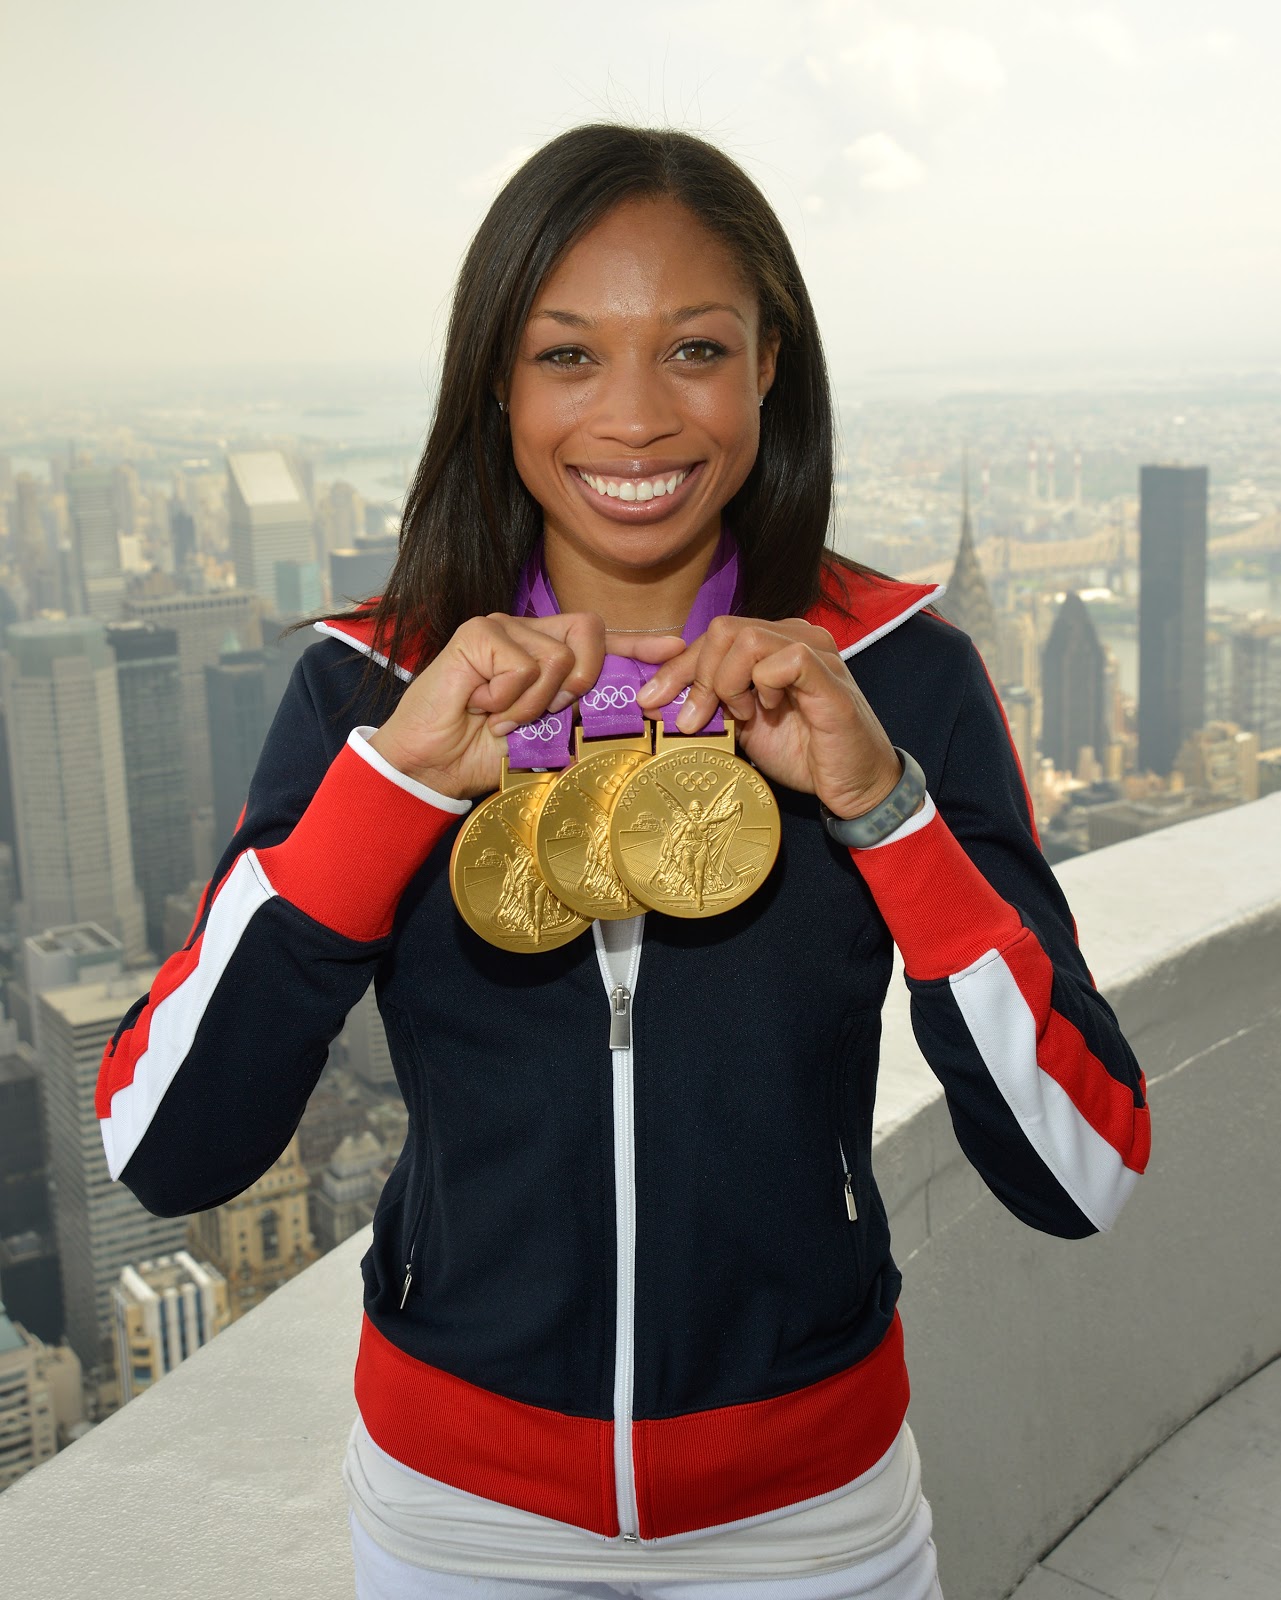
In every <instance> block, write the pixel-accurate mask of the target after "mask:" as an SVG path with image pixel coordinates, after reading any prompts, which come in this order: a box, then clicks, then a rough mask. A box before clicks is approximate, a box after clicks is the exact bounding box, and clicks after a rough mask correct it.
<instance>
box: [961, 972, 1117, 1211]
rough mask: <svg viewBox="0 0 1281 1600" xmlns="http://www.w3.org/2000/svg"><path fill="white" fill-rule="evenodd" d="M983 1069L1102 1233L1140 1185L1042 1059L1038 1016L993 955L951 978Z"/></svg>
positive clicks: (1042, 1153)
mask: <svg viewBox="0 0 1281 1600" xmlns="http://www.w3.org/2000/svg"><path fill="white" fill-rule="evenodd" d="M948 981H949V983H950V984H951V987H952V993H953V995H954V996H955V998H956V1003H957V1005H958V1006H959V1007H960V1011H961V1015H962V1017H964V1019H965V1025H966V1027H967V1028H968V1029H969V1030H970V1037H971V1038H972V1039H973V1040H974V1043H975V1045H976V1046H977V1047H978V1051H979V1054H980V1055H981V1056H982V1057H983V1064H984V1066H986V1068H987V1070H988V1071H989V1072H990V1073H991V1075H992V1080H993V1082H994V1083H995V1084H996V1086H997V1088H998V1089H999V1090H1000V1091H1001V1094H1002V1095H1003V1097H1004V1098H1005V1101H1006V1104H1007V1105H1008V1106H1009V1108H1010V1110H1011V1111H1012V1112H1013V1113H1014V1115H1015V1117H1016V1118H1017V1120H1018V1124H1019V1126H1020V1127H1021V1128H1022V1129H1023V1132H1024V1133H1025V1134H1026V1135H1027V1137H1028V1139H1029V1141H1030V1142H1031V1145H1032V1148H1033V1149H1034V1150H1035V1151H1036V1153H1037V1155H1038V1156H1040V1158H1041V1160H1042V1161H1044V1163H1045V1165H1046V1166H1047V1167H1048V1168H1049V1169H1050V1171H1051V1172H1052V1173H1053V1174H1054V1176H1055V1177H1056V1178H1057V1179H1058V1181H1059V1183H1061V1184H1062V1186H1063V1188H1064V1189H1065V1190H1066V1192H1067V1193H1068V1195H1070V1196H1071V1198H1072V1199H1073V1200H1074V1201H1075V1202H1076V1204H1077V1206H1078V1207H1079V1208H1080V1209H1081V1211H1082V1212H1084V1214H1085V1215H1086V1217H1088V1218H1089V1220H1090V1221H1091V1222H1092V1223H1093V1224H1094V1226H1095V1227H1096V1228H1098V1229H1099V1230H1100V1231H1101V1232H1106V1231H1107V1230H1108V1229H1109V1228H1111V1226H1112V1224H1113V1223H1114V1222H1115V1221H1116V1219H1117V1216H1118V1215H1119V1213H1120V1211H1121V1208H1122V1206H1123V1205H1124V1204H1125V1202H1126V1199H1127V1198H1128V1197H1129V1194H1130V1191H1131V1190H1132V1189H1133V1188H1134V1185H1135V1184H1136V1183H1137V1182H1138V1181H1139V1175H1138V1173H1137V1172H1132V1171H1131V1170H1130V1168H1129V1167H1127V1166H1126V1165H1125V1163H1124V1162H1123V1161H1122V1160H1121V1157H1120V1155H1119V1154H1118V1153H1117V1151H1115V1150H1114V1149H1113V1148H1112V1146H1111V1145H1110V1144H1109V1143H1108V1141H1107V1140H1106V1139H1105V1138H1104V1137H1103V1135H1102V1134H1100V1133H1098V1132H1096V1131H1095V1129H1094V1128H1092V1127H1091V1126H1090V1124H1089V1123H1088V1122H1087V1121H1086V1119H1085V1118H1084V1117H1083V1116H1082V1115H1081V1113H1080V1112H1079V1111H1078V1110H1077V1108H1076V1107H1075V1106H1074V1105H1073V1104H1072V1101H1071V1100H1070V1098H1069V1097H1068V1095H1067V1093H1066V1091H1065V1090H1064V1089H1063V1087H1062V1086H1061V1085H1060V1084H1059V1083H1057V1082H1056V1081H1055V1080H1054V1079H1053V1078H1052V1077H1051V1076H1050V1075H1049V1073H1048V1072H1042V1070H1041V1068H1040V1066H1039V1065H1038V1063H1037V1059H1036V1018H1035V1017H1034V1016H1033V1014H1032V1008H1031V1007H1030V1006H1029V1005H1028V1003H1027V1001H1026V1000H1025V999H1024V998H1023V993H1022V991H1021V990H1020V988H1019V986H1018V984H1017V983H1016V982H1015V979H1014V974H1013V973H1012V972H1011V971H1010V969H1009V967H1007V966H1006V964H1005V962H1004V961H1003V960H1002V959H1001V957H1000V955H999V953H998V952H997V951H995V950H989V951H988V953H987V954H986V955H985V956H980V958H979V959H978V960H977V961H976V962H975V963H974V964H973V965H972V966H969V967H967V968H966V969H965V970H964V971H963V972H958V973H955V974H954V975H953V976H952V977H951V978H950V979H949V980H948Z"/></svg>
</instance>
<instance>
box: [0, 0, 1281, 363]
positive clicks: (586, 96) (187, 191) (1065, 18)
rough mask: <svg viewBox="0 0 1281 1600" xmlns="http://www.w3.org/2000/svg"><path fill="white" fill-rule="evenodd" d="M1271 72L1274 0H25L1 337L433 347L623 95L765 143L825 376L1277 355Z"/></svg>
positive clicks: (250, 349)
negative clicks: (512, 205)
mask: <svg viewBox="0 0 1281 1600" xmlns="http://www.w3.org/2000/svg"><path fill="white" fill-rule="evenodd" d="M1279 86H1281V14H1279V12H1278V8H1277V7H1276V6H1275V4H1268V3H1265V0H1218V3H1215V4H1194V3H1184V0H1117V3H1115V4H1112V5H1102V6H1095V5H1091V4H1088V3H1087V4H1079V5H1078V4H1068V3H1063V0H1060V3H1057V4H1039V3H1037V0H920V3H916V0H897V3H894V4H884V5H874V4H863V3H860V0H826V3H804V0H787V3H786V4H784V3H782V0H768V3H767V0H705V3H698V0H693V3H688V0H687V3H684V4H679V5H667V4H661V3H651V4H648V5H643V6H642V5H636V4H634V3H633V4H629V5H626V6H622V5H616V4H611V3H607V0H596V3H593V4H587V3H582V0H562V3H553V0H526V3H523V4H516V3H513V0H479V3H472V4H466V3H460V4H450V5H443V4H440V3H438V0H417V3H408V0H360V3H355V0H352V3H349V4H334V3H330V0H251V3H248V0H220V3H219V4H217V5H215V6H213V7H209V6H203V5H194V4H190V3H185V0H79V3H71V0H0V364H2V365H3V366H4V367H7V368H8V369H9V370H10V372H11V373H12V372H20V371H22V370H23V369H26V370H31V369H33V368H34V369H40V368H45V369H47V370H52V369H55V368H58V369H67V368H77V367H80V368H84V369H90V368H97V369H101V368H103V367H111V366H116V365H120V366H125V365H127V366H130V367H132V366H137V365H150V364H159V365H164V366H167V367H184V366H188V365H193V364H206V363H215V362H217V363H223V362H241V361H253V362H276V361H288V362H299V361H308V360H317V361H325V362H328V361H365V360H370V361H382V360H388V361H395V362H407V361H408V362H419V363H423V364H428V363H430V361H431V358H432V355H433V352H434V350H435V349H436V347H437V341H438V340H439V338H440V334H441V330H442V328H443V323H444V314H445V307H446V304H447V300H448V295H449V290H450V285H451V281H452V275H453V272H454V270H455V268H456V265H457V262H458V260H459V257H460V255H461V253H462V251H463V249H464V247H465V245H466V242H467V239H468V237H469V236H470V234H471V232H472V231H473V229H474V228H475V226H476V223H477V221H478V219H479V217H480V215H481V213H482V211H483V209H484V207H485V205H486V202H487V200H488V199H489V198H490V197H491V196H492V194H493V193H494V191H495V188H496V184H497V181H498V180H499V178H500V177H501V176H502V175H503V174H504V173H505V172H506V171H507V170H509V169H510V167H511V166H512V165H513V164H514V163H515V161H517V160H518V159H519V158H520V156H521V154H522V153H523V152H525V151H527V150H529V149H532V148H533V147H535V146H536V145H538V144H539V143H540V142H541V141H543V140H544V139H546V138H548V137H550V136H551V135H553V134H555V133H557V132H559V131H560V130H562V129H563V128H566V127H568V126H571V125H572V124H574V123H576V122H580V121H584V120H591V119H595V118H599V117H601V116H612V117H618V118H623V119H625V120H637V121H645V122H667V123H671V124H674V125H677V126H680V127H686V128H690V129H693V130H694V131H698V132H702V133H704V134H706V135H707V136H709V137H711V138H713V139H715V140H716V141H717V142H719V143H720V144H722V145H723V146H724V147H725V148H726V149H727V150H729V151H730V152H731V153H732V154H734V155H735V156H737V157H738V158H739V159H740V160H742V161H743V162H744V164H745V165H746V166H747V167H748V168H749V170H750V171H751V172H752V173H753V175H754V176H755V177H756V178H757V180H758V181H759V182H760V183H761V184H762V186H763V187H764V189H765V190H766V192H767V193H768V194H769V196H770V198H771V199H772V201H773V202H774V204H775V205H776V206H777V208H778V210H779V213H780V215H781V216H782V218H783V221H784V224H785V226H786V227H787V228H788V231H789V232H790V234H791V236H792V239H793V241H794V243H795V245H796V247H797V250H798V253H799V255H800V258H801V263H802V266H803V268H804V270H805V272H806V276H807V278H808V281H809V283H810V287H811V291H812V293H813V294H814V298H815V300H816V303H817V305H818V309H819V314H820V320H821V323H822V327H823V331H824V335H825V338H826V340H827V344H828V347H829V354H830V357H831V364H832V368H833V371H834V374H835V375H836V376H837V377H838V379H840V378H850V377H854V376H856V375H858V374H861V373H864V372H866V371H867V370H869V369H875V368H878V367H904V366H906V367H939V366H941V367H955V368H957V369H980V368H1006V367H1011V366H1015V365H1017V366H1025V367H1027V369H1028V370H1029V371H1031V370H1033V369H1035V368H1036V367H1037V366H1038V365H1054V366H1057V365H1062V364H1068V363H1074V362H1080V363H1083V364H1090V363H1103V364H1109V365H1110V364H1118V365H1125V364H1129V363H1134V364H1152V365H1157V366H1170V367H1177V366H1178V365H1180V364H1182V363H1191V364H1197V365H1204V364H1215V365H1223V366H1230V365H1235V366H1243V365H1249V366H1264V365H1275V364H1277V363H1278V362H1281V293H1279V292H1278V285H1281V203H1279V202H1281V184H1279V183H1278V178H1279V176H1281V172H1279V168H1281V111H1279V110H1278V107H1279V106H1281V88H1279Z"/></svg>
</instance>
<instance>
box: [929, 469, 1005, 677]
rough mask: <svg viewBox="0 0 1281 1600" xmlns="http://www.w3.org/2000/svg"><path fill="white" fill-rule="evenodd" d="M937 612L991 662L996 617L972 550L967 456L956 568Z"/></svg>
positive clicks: (963, 478) (962, 474)
mask: <svg viewBox="0 0 1281 1600" xmlns="http://www.w3.org/2000/svg"><path fill="white" fill-rule="evenodd" d="M939 610H940V611H941V612H942V613H943V615H944V616H945V617H946V618H947V619H948V621H949V622H954V623H955V624H956V626H957V627H958V628H964V630H965V632H966V633H968V634H969V636H970V638H971V639H973V641H974V643H975V645H976V646H977V648H978V652H979V654H980V655H981V656H982V657H983V659H984V660H985V661H989V662H990V661H993V660H994V658H995V653H996V614H995V612H994V611H993V609H992V596H991V594H990V593H989V592H988V587H987V580H986V579H985V578H984V576H983V569H982V568H981V567H980V566H979V558H978V552H977V551H976V550H975V548H974V527H973V524H972V522H971V520H970V467H969V458H968V455H967V456H966V457H964V458H963V459H962V463H961V543H960V548H959V549H958V550H957V552H956V565H955V566H954V567H953V568H952V576H951V578H949V580H948V585H947V591H946V593H945V594H944V596H943V600H942V602H941V604H940V605H939Z"/></svg>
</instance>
